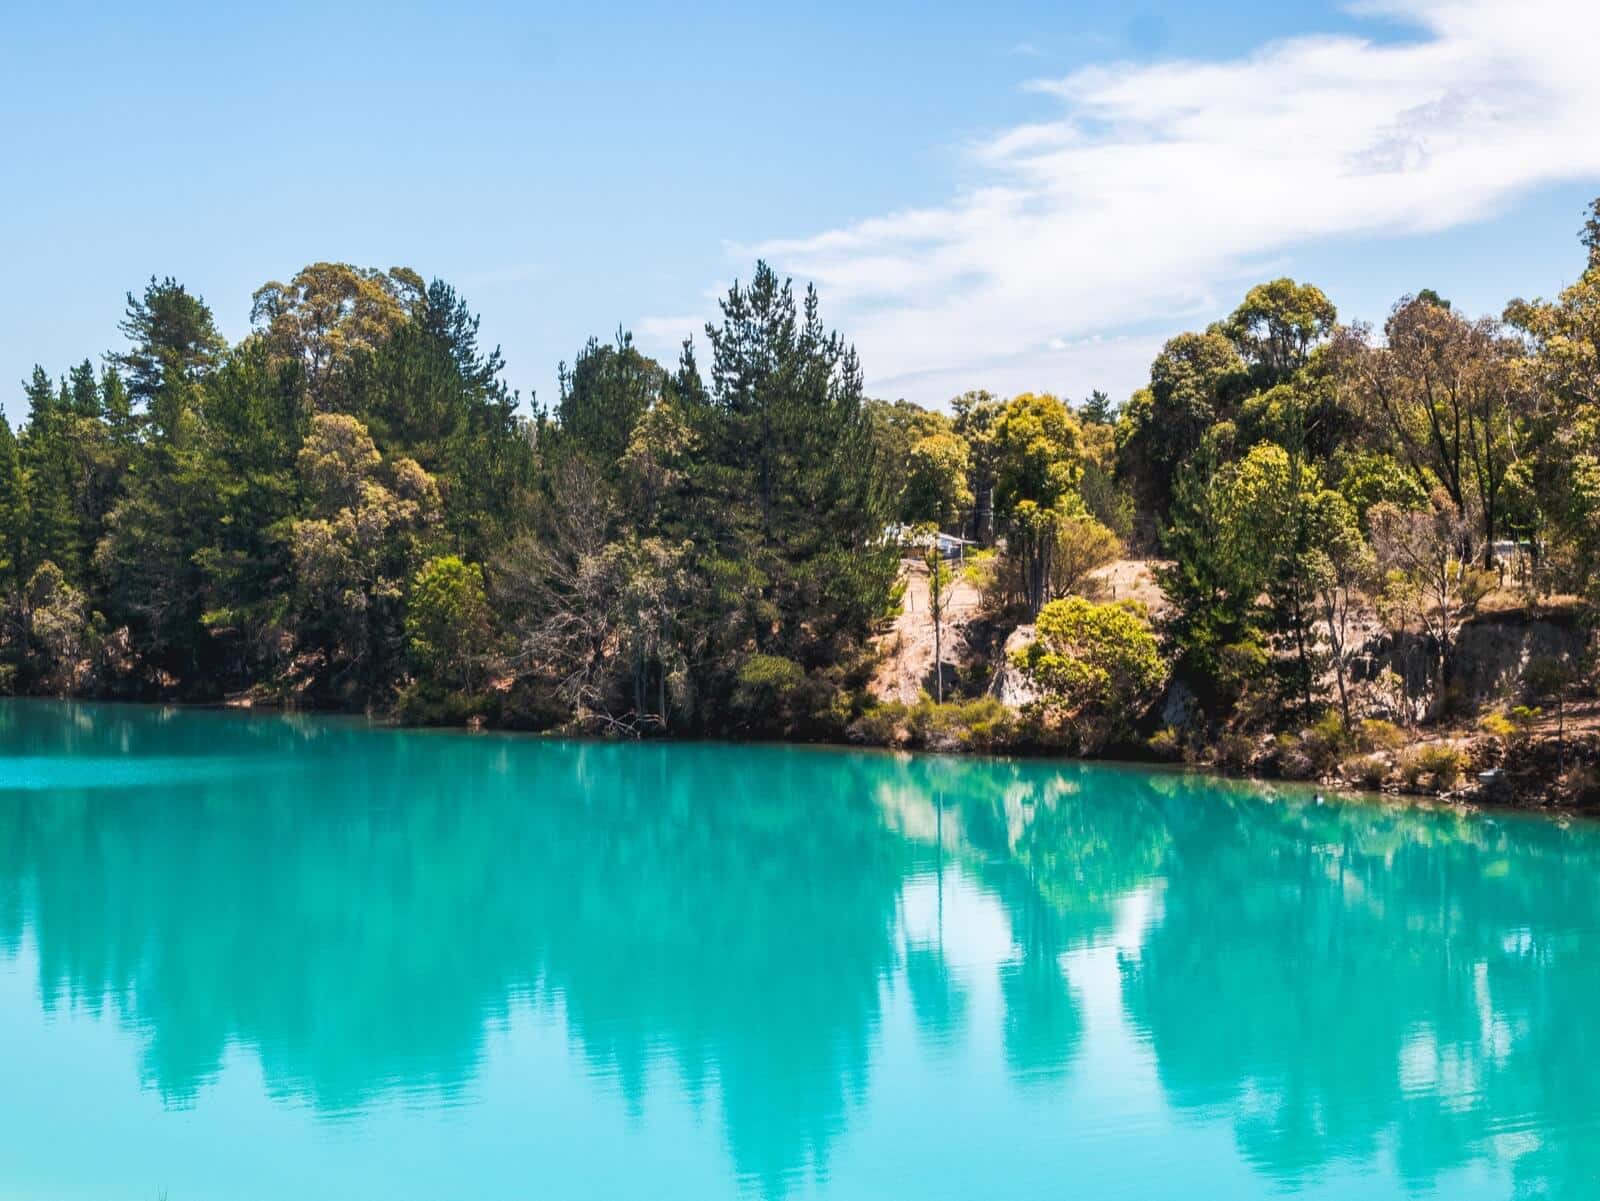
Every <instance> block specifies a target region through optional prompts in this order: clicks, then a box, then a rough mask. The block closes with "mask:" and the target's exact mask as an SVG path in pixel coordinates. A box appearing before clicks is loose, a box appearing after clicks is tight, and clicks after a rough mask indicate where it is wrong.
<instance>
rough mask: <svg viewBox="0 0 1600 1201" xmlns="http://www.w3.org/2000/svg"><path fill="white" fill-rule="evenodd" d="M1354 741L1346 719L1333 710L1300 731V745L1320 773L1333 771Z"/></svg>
mask: <svg viewBox="0 0 1600 1201" xmlns="http://www.w3.org/2000/svg"><path fill="white" fill-rule="evenodd" d="M1354 741H1355V739H1354V738H1352V737H1351V734H1350V731H1349V729H1347V728H1346V726H1345V724H1344V719H1343V718H1342V717H1340V716H1339V714H1337V713H1335V712H1333V711H1332V710H1329V711H1328V712H1327V713H1324V714H1323V715H1322V716H1321V717H1319V718H1317V720H1316V721H1314V722H1312V723H1311V725H1310V726H1308V727H1307V728H1306V729H1305V730H1302V731H1301V733H1300V747H1301V749H1302V750H1303V751H1304V752H1305V755H1306V757H1307V758H1308V759H1310V760H1311V764H1312V767H1313V768H1314V769H1315V770H1316V771H1317V772H1318V773H1319V774H1320V773H1323V772H1327V771H1331V770H1332V769H1333V767H1334V765H1335V764H1337V763H1338V762H1339V759H1340V757H1341V756H1342V755H1343V754H1344V753H1345V752H1346V751H1348V750H1349V749H1350V747H1351V745H1352V744H1353V743H1354Z"/></svg>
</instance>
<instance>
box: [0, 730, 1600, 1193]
mask: <svg viewBox="0 0 1600 1201" xmlns="http://www.w3.org/2000/svg"><path fill="white" fill-rule="evenodd" d="M162 1195H165V1197H166V1198H167V1199H168V1201H252V1199H256V1198H261V1199H268V1198H270V1199H273V1201H283V1199H292V1201H310V1199H321V1198H329V1199H338V1201H362V1199H367V1198H371V1199H373V1201H379V1199H381V1201H407V1199H412V1198H415V1199H418V1201H424V1199H426V1201H451V1199H459V1198H472V1199H476V1198H496V1199H499V1198H541V1199H542V1198H550V1199H553V1201H554V1199H560V1201H571V1199H576V1198H683V1199H691V1198H692V1199H694V1201H715V1199H718V1198H735V1197H748V1198H819V1199H827V1201H846V1199H849V1201H857V1199H863V1198H895V1197H905V1198H917V1199H919V1201H925V1199H930V1198H933V1199H947V1198H948V1199H957V1198H959V1199H962V1201H974V1199H978V1198H983V1199H987V1201H993V1199H1000V1201H1004V1199H1009V1198H1062V1197H1071V1198H1076V1197H1082V1198H1094V1199H1101V1198H1123V1197H1126V1198H1167V1197H1172V1198H1224V1197H1226V1198H1253V1197H1276V1198H1281V1197H1296V1198H1299V1197H1306V1198H1313V1197H1314V1198H1352V1199H1353V1198H1361V1199H1363V1201H1372V1199H1375V1198H1376V1199H1383V1198H1391V1197H1394V1198H1399V1197H1405V1198H1415V1197H1430V1196H1434V1197H1441V1198H1451V1199H1452V1201H1454V1199H1459V1198H1497V1199H1499V1198H1506V1197H1512V1196H1518V1197H1597V1196H1600V827H1597V826H1595V825H1591V824H1588V823H1586V822H1583V821H1577V820H1573V821H1567V822H1558V821H1554V820H1550V819H1544V818H1535V817H1531V816H1522V815H1501V814H1491V815H1470V814H1461V813H1456V812H1453V811H1429V810H1427V809H1421V808H1416V807H1404V806H1392V805H1383V804H1377V803H1373V802H1368V801H1341V802H1335V801H1329V802H1327V803H1319V802H1318V801H1317V800H1316V798H1315V797H1314V795H1313V794H1312V793H1311V792H1309V791H1300V790H1295V791H1285V790H1273V789H1270V788H1266V787H1264V786H1259V785H1242V784H1231V783H1227V782H1221V781H1216V780H1210V779H1204V778H1198V777H1193V776H1186V775H1181V774H1176V773H1170V772H1153V771H1140V770H1134V769H1128V768H1116V767H1106V766H1091V765H1083V764H1074V763H1062V762H1043V761H1035V762H1027V761H1019V762H1012V761H984V760H963V759H950V758H933V757H926V758H913V757H902V756H894V755H888V754H877V753H853V752H846V751H837V750H821V749H810V748H785V747H738V746H724V745H698V744H683V745H665V744H646V745H620V744H597V743H572V742H551V741H543V740H537V739H530V738H517V737H499V736H487V735H485V736H473V735H466V734H459V733H424V732H411V731H396V730H389V729H380V728H373V727H369V726H367V725H365V724H363V723H360V722H356V721H351V720H342V719H328V718H314V717H280V716H267V717H260V716H247V715H242V714H234V713H218V712H195V711H172V710H163V709H157V708H139V707H115V706H92V705H71V704H54V703H43V702H23V701H0V1198H4V1199H6V1201H10V1199H12V1198H15V1199H18V1201H20V1199H23V1198H26V1199H28V1201H58V1199H67V1198H72V1199H79V1198H84V1199H87V1198H94V1199H95V1201H105V1199H108V1198H129V1199H131V1201H143V1199H154V1198H156V1197H159V1196H162Z"/></svg>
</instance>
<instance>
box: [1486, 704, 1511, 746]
mask: <svg viewBox="0 0 1600 1201" xmlns="http://www.w3.org/2000/svg"><path fill="white" fill-rule="evenodd" d="M1478 729H1480V730H1482V731H1483V732H1484V733H1485V734H1487V735H1489V737H1490V738H1498V739H1500V741H1501V742H1510V741H1511V739H1512V738H1513V737H1515V736H1516V733H1517V727H1516V725H1515V723H1513V722H1512V720H1511V719H1510V718H1509V717H1507V716H1506V715H1505V714H1504V713H1501V712H1499V711H1498V710H1496V711H1495V712H1493V713H1485V714H1484V715H1483V716H1482V717H1480V718H1479V719H1478Z"/></svg>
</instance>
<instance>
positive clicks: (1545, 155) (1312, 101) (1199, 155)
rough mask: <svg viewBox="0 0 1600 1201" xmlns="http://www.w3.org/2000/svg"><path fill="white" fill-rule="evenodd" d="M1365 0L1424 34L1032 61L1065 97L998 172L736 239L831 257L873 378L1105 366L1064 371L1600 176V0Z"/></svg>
mask: <svg viewBox="0 0 1600 1201" xmlns="http://www.w3.org/2000/svg"><path fill="white" fill-rule="evenodd" d="M1362 11H1364V12H1367V13H1371V14H1373V15H1382V16H1386V17H1390V18H1397V19H1402V20H1405V21H1406V22H1408V23H1409V24H1410V25H1411V26H1413V27H1414V36H1412V37H1410V38H1408V39H1407V40H1404V41H1400V42H1387V43H1382V42H1377V41H1373V40H1369V39H1363V38H1356V37H1328V36H1307V37H1298V38H1293V39H1290V40H1286V41H1280V42H1275V43H1271V44H1268V45H1266V46H1263V47H1262V48H1261V49H1259V50H1258V51H1257V52H1255V53H1253V54H1251V55H1249V56H1247V57H1245V58H1241V59H1236V60H1230V61H1218V62H1203V61H1176V62H1167V63H1161V64H1157V65H1138V64H1127V63H1113V64H1108V65H1103V66H1097V67H1094V68H1090V69H1087V70H1081V71H1078V72H1076V73H1074V74H1072V75H1069V76H1067V77H1065V78H1062V79H1052V80H1040V81H1035V82H1033V83H1031V84H1029V85H1028V86H1029V87H1030V89H1031V90H1034V91H1036V92H1038V93H1039V94H1040V95H1041V96H1044V97H1046V98H1047V99H1048V102H1050V103H1053V104H1056V105H1059V111H1057V112H1056V113H1055V114H1053V115H1052V116H1050V117H1049V118H1048V119H1046V120H1042V121H1036V122H1032V123H1030V124H1027V125H1022V126H1018V127H1016V128H1013V129H1008V130H1002V131H998V132H996V133H995V134H994V135H993V136H991V137H989V138H988V139H987V140H985V141H983V142H982V143H980V144H978V145H976V146H974V147H972V150H971V158H972V169H973V170H974V171H975V172H976V173H977V175H978V178H979V180H980V183H979V186H976V187H974V188H973V189H971V190H970V191H968V192H966V193H964V194H961V195H959V196H957V197H956V198H954V199H952V200H951V201H950V202H948V203H946V204H942V205H939V206H935V207H930V208H921V209H908V210H906V211H903V212H896V213H890V214H887V215H885V216H880V217H875V218H872V219H870V220H866V221H863V222H860V223H859V224H856V225H852V226H849V227H846V228H841V229H834V230H828V231H825V232H822V233H819V234H817V235H816V236H814V237H808V238H802V239H792V240H779V241H771V242H767V243H765V244H762V245H758V246H754V247H740V248H736V254H737V255H738V257H739V258H740V259H742V260H743V261H746V262H747V261H748V258H749V256H750V255H751V254H752V253H754V254H759V255H761V256H763V257H766V258H767V259H769V260H770V261H771V262H773V264H774V265H775V266H777V267H778V268H780V269H781V270H785V271H788V272H792V273H794V274H795V275H797V276H798V277H801V278H805V279H810V280H814V281H815V282H816V283H817V285H818V287H819V289H820V290H821V292H822V295H823V298H824V301H825V302H826V305H827V309H828V316H829V319H830V320H831V321H834V322H837V323H838V324H839V325H840V326H841V328H844V329H845V330H847V331H848V333H849V335H850V336H851V337H852V338H853V339H854V340H855V341H856V343H857V345H858V346H859V348H860V350H861V354H862V360H863V362H864V364H865V365H866V367H867V370H868V372H869V381H868V382H869V386H870V387H871V388H872V389H873V390H875V391H878V392H881V393H884V394H904V395H908V396H913V397H915V398H917V399H921V400H930V401H931V400H938V399H942V398H943V397H945V396H948V395H949V394H950V393H951V392H953V391H956V390H959V389H961V388H965V387H971V386H988V387H991V388H994V389H996V390H1010V388H1011V385H1009V384H1004V383H1001V382H1000V381H1001V380H1002V379H1016V380H1019V381H1023V380H1027V383H1026V384H1019V385H1018V386H1033V387H1050V386H1056V387H1068V386H1076V385H1078V384H1081V385H1082V386H1084V387H1087V386H1089V385H1090V384H1091V383H1093V382H1096V381H1097V380H1098V379H1099V378H1106V377H1103V376H1101V377H1097V376H1094V375H1089V376H1075V377H1074V378H1073V379H1070V380H1064V379H1062V378H1061V376H1060V374H1059V372H1060V371H1062V370H1063V369H1065V368H1068V367H1073V366H1077V365H1085V366H1086V365H1089V364H1090V360H1091V358H1095V357H1096V356H1097V357H1098V359H1099V360H1101V361H1103V362H1104V365H1105V366H1106V367H1108V368H1109V367H1110V366H1111V365H1112V362H1111V360H1112V359H1114V358H1115V357H1116V356H1115V354H1113V352H1112V350H1110V349H1109V348H1112V347H1115V348H1117V350H1116V354H1122V355H1126V354H1128V353H1132V350H1131V348H1132V347H1134V346H1135V345H1136V344H1137V345H1138V346H1140V347H1143V346H1144V345H1146V344H1149V345H1154V343H1155V342H1158V341H1159V339H1157V338H1153V337H1145V338H1131V339H1108V340H1107V341H1105V342H1102V343H1091V342H1086V341H1084V339H1086V338H1089V337H1091V336H1092V335H1095V334H1097V333H1098V334H1110V333H1113V332H1115V331H1118V330H1126V329H1128V328H1130V327H1132V326H1134V325H1135V324H1138V325H1139V327H1140V328H1144V329H1148V328H1150V326H1151V324H1152V323H1160V324H1162V325H1163V326H1166V325H1170V326H1171V328H1172V329H1177V328H1181V322H1180V321H1179V317H1180V315H1181V314H1183V313H1186V312H1187V313H1192V312H1194V311H1195V310H1197V309H1199V310H1208V309H1209V310H1214V309H1215V308H1216V307H1218V305H1217V301H1216V297H1218V296H1224V297H1231V296H1232V295H1233V294H1234V292H1236V291H1237V290H1238V284H1239V283H1240V278H1241V275H1242V273H1243V272H1244V271H1245V270H1247V269H1248V268H1249V267H1250V266H1251V265H1252V264H1253V263H1257V262H1259V261H1260V260H1262V259H1264V258H1266V257H1269V256H1271V255H1274V254H1280V253H1283V252H1284V251H1285V250H1287V249H1288V248H1290V247H1292V246H1294V245H1296V244H1298V243H1303V242H1305V241H1307V240H1309V239H1312V238H1320V237H1325V236H1328V235H1357V234H1395V233H1425V232H1429V231H1435V230H1440V229H1445V228H1448V227H1451V226H1455V225H1459V224H1461V223H1463V222H1467V221H1471V220H1475V219H1479V218H1482V217H1484V216H1487V215H1488V214H1490V213H1492V212H1493V211H1494V210H1495V209H1496V207H1497V206H1500V205H1502V204H1504V203H1505V202H1506V201H1508V200H1509V199H1510V198H1512V197H1513V196H1515V195H1516V194H1518V193H1521V192H1524V191H1526V190H1528V189H1530V188H1533V187H1536V186H1538V185H1541V184H1546V183H1551V182H1555V181H1560V180H1572V179H1582V178H1587V177H1592V176H1595V175H1600V133H1597V132H1596V126H1595V117H1596V114H1597V113H1600V70H1597V69H1596V67H1595V63H1594V49H1595V47H1596V46H1597V45H1600V3H1596V2H1595V0H1520V2H1519V3H1516V4H1507V3H1505V0H1392V2H1388V3H1382V4H1368V5H1365V6H1364V7H1363V10H1362ZM680 321H681V319H680ZM1052 340H1056V342H1057V344H1061V345H1065V346H1066V349H1065V350H1052V349H1051V345H1052ZM1089 347H1098V348H1099V349H1098V350H1096V351H1095V353H1094V356H1090V355H1089V354H1088V353H1087V349H1086V348H1089ZM1140 353H1143V350H1142V349H1141V350H1140ZM1146 358H1148V356H1146ZM1119 370H1120V368H1119ZM1030 374H1031V376H1032V378H1031V379H1030V378H1029V377H1030ZM1137 375H1138V373H1137V371H1135V372H1134V373H1133V374H1132V375H1129V376H1126V377H1122V376H1120V375H1119V376H1118V377H1117V378H1126V379H1134V378H1137Z"/></svg>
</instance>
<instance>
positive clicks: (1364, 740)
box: [1356, 717, 1407, 751]
mask: <svg viewBox="0 0 1600 1201" xmlns="http://www.w3.org/2000/svg"><path fill="white" fill-rule="evenodd" d="M1406 741H1407V740H1406V732H1405V731H1404V730H1402V729H1401V728H1400V727H1399V726H1397V725H1395V724H1394V722H1392V721H1384V720H1382V719H1381V718H1377V717H1369V718H1367V719H1366V720H1365V721H1363V722H1362V723H1361V724H1360V725H1358V726H1357V727H1356V746H1357V747H1358V748H1360V749H1361V750H1363V751H1397V750H1399V749H1400V748H1401V747H1403V746H1404V745H1405V744H1406Z"/></svg>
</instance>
